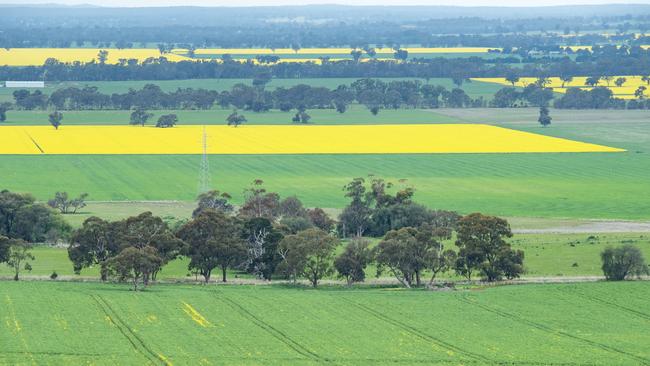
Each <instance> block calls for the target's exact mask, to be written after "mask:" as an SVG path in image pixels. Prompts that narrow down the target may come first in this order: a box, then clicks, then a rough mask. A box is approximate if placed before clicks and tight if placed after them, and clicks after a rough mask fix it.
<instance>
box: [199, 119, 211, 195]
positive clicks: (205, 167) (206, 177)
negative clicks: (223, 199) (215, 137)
mask: <svg viewBox="0 0 650 366" xmlns="http://www.w3.org/2000/svg"><path fill="white" fill-rule="evenodd" d="M210 187H211V184H210V162H209V161H208V132H207V131H206V129H205V126H203V156H202V157H201V166H200V167H199V194H201V193H205V192H207V191H209V190H210Z"/></svg>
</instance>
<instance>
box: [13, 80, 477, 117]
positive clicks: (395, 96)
mask: <svg viewBox="0 0 650 366" xmlns="http://www.w3.org/2000/svg"><path fill="white" fill-rule="evenodd" d="M270 81H271V79H270V78H268V77H264V76H258V77H256V78H255V79H253V85H252V86H250V85H246V84H243V83H238V84H235V85H234V86H233V87H232V88H231V89H230V90H226V91H221V92H219V91H215V90H206V89H193V88H179V89H177V90H175V91H171V92H165V91H163V90H162V89H161V88H160V87H159V86H158V85H154V84H147V85H145V86H144V87H143V88H142V89H140V90H134V89H130V90H129V91H128V92H127V93H123V94H119V93H113V94H111V95H108V94H104V93H101V92H100V91H99V89H98V88H97V87H94V86H86V87H82V88H77V87H67V88H61V89H58V90H56V91H54V92H53V93H52V94H51V95H49V96H48V95H47V94H44V93H43V92H42V91H40V90H35V91H29V90H26V89H21V90H16V91H14V92H13V97H14V105H15V107H16V108H17V109H21V110H34V109H48V108H54V109H56V110H111V109H118V110H132V109H134V110H137V109H142V110H160V109H163V110H168V109H178V110H180V109H204V110H205V109H212V108H214V107H216V106H218V107H220V108H224V109H226V108H231V107H232V108H236V109H241V110H246V111H253V112H265V111H268V110H270V109H278V110H281V111H285V112H287V111H290V110H292V109H303V110H304V109H336V110H337V111H338V112H340V113H344V112H345V111H346V110H347V109H348V107H349V105H350V104H351V103H355V102H356V103H360V104H363V105H365V106H367V107H368V109H369V110H370V111H371V112H372V113H373V114H377V112H378V111H379V110H380V109H382V108H385V109H389V108H390V109H398V108H438V107H453V108H462V107H471V106H473V107H480V106H485V102H484V101H483V99H481V98H478V99H472V98H470V97H469V96H468V95H467V93H465V91H464V90H462V89H460V88H453V89H451V90H449V89H446V88H445V87H443V86H439V85H431V84H425V83H423V82H422V81H419V80H403V81H390V82H384V81H381V80H377V79H360V80H357V81H355V82H353V83H351V84H350V85H345V84H343V85H339V86H338V87H336V88H334V89H329V88H326V87H313V86H309V85H305V84H300V85H295V86H292V87H288V88H285V87H279V88H275V89H273V90H268V89H266V88H265V85H266V84H267V83H268V82H270ZM9 107H11V106H10V105H5V106H4V111H5V113H6V110H7V108H9Z"/></svg>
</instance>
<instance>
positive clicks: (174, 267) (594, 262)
mask: <svg viewBox="0 0 650 366" xmlns="http://www.w3.org/2000/svg"><path fill="white" fill-rule="evenodd" d="M146 209H147V207H146V206H144V207H142V210H146ZM509 241H510V243H512V245H513V247H514V248H515V249H522V250H523V251H524V252H525V253H526V259H525V264H526V273H525V274H524V277H529V278H530V277H545V278H548V277H582V276H590V277H591V276H602V270H601V262H600V253H601V252H602V251H603V249H605V248H606V247H608V246H619V245H622V244H632V245H635V246H637V247H639V248H640V249H641V250H642V251H643V253H644V255H645V257H646V258H650V234H648V233H600V234H598V233H596V234H582V233H581V234H552V233H550V234H515V236H514V237H513V238H512V239H510V240H509ZM445 246H446V247H447V248H455V246H454V244H453V241H448V242H446V243H445ZM341 248H342V247H340V248H339V250H340V249H341ZM33 254H34V256H35V257H36V260H34V261H33V262H31V265H32V267H33V269H32V271H31V272H24V273H23V274H22V275H23V276H25V277H28V278H48V276H49V275H50V274H52V272H56V273H57V274H58V275H59V276H64V277H63V278H65V279H78V278H83V279H93V280H96V279H98V278H99V269H98V268H97V267H94V268H88V269H84V270H83V271H82V272H81V274H80V276H81V277H78V276H77V275H75V274H74V273H73V271H72V263H71V262H70V260H69V259H68V253H67V250H66V249H65V248H61V247H50V246H37V247H35V248H34V249H33ZM187 263H188V260H187V259H183V258H182V259H178V260H175V261H173V262H171V263H169V264H168V265H167V266H165V267H164V268H163V270H162V272H161V273H160V276H159V279H160V280H164V281H175V280H179V279H180V280H194V279H195V278H194V277H193V276H192V277H190V276H188V271H187ZM366 273H367V278H368V280H367V281H368V282H371V283H372V282H374V281H379V282H382V283H383V282H386V281H390V282H394V280H393V278H392V277H390V274H389V273H385V274H384V275H383V276H382V277H381V278H380V279H377V278H376V270H375V267H374V266H371V267H369V268H368V269H367V271H366ZM12 275H13V273H12V272H11V269H10V268H9V267H7V266H5V265H0V278H5V279H10V278H11V277H12ZM235 276H237V277H239V278H247V279H251V276H250V275H248V274H246V273H242V272H236V271H231V272H230V279H231V280H233V279H235ZM424 277H425V278H427V277H429V275H428V274H426V273H425V274H424ZM444 277H445V276H443V277H442V278H444ZM447 277H448V278H450V279H454V280H460V279H461V278H460V277H457V276H455V275H453V274H451V273H450V274H448V275H447ZM329 279H330V280H336V279H337V278H335V277H332V278H329Z"/></svg>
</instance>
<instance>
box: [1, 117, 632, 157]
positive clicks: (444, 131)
mask: <svg viewBox="0 0 650 366" xmlns="http://www.w3.org/2000/svg"><path fill="white" fill-rule="evenodd" d="M1 132H2V133H1V134H0V154H14V155H15V154H28V155H29V154H68V155H72V154H201V153H202V151H203V144H202V140H203V133H205V134H206V136H207V139H206V141H207V152H208V153H209V154H220V155H239V154H433V153H464V154H468V153H548V152H554V153H557V152H572V153H575V152H621V151H624V150H622V149H617V148H612V147H606V146H600V145H595V144H588V143H583V142H577V141H571V140H566V139H560V138H554V137H549V136H544V135H539V134H532V133H528V132H521V131H517V130H511V129H506V128H501V127H496V126H489V125H478V124H453V125H445V124H419V125H376V126H368V125H359V126H242V127H238V128H235V127H228V126H204V127H201V126H180V127H175V128H166V129H163V128H154V127H134V126H65V127H61V128H59V129H58V130H55V129H53V128H51V127H45V126H26V127H22V126H21V127H18V126H9V127H2V130H1Z"/></svg>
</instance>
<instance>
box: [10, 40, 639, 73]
mask: <svg viewBox="0 0 650 366" xmlns="http://www.w3.org/2000/svg"><path fill="white" fill-rule="evenodd" d="M298 49H299V48H298ZM534 49H535V48H531V49H530V50H534ZM370 50H371V48H368V49H366V50H364V52H366V53H367V52H368V51H370ZM397 50H400V48H399V47H397ZM503 52H504V53H506V54H512V55H516V54H518V53H519V56H517V57H505V58H501V57H497V58H492V57H478V56H473V57H455V58H447V57H433V58H417V57H412V56H410V55H408V53H406V54H404V53H403V52H402V53H401V54H400V55H401V56H400V57H398V61H395V60H378V59H371V60H369V61H368V62H358V61H357V60H342V61H331V60H329V58H327V57H322V58H321V62H320V63H315V62H306V63H297V62H278V63H264V62H254V60H247V61H237V60H233V59H232V56H230V55H224V56H223V58H222V59H221V60H209V61H206V60H203V61H180V62H169V61H168V60H167V58H165V57H164V54H161V56H160V57H152V58H149V59H147V60H144V61H143V62H139V61H138V60H136V59H132V60H129V59H123V60H120V62H119V63H117V64H107V63H103V62H96V61H93V62H89V63H80V62H75V63H62V62H59V61H57V60H56V59H55V58H50V59H48V60H46V62H45V63H44V64H43V65H42V66H29V67H12V66H2V67H0V79H1V80H43V79H44V78H46V80H47V81H125V80H179V79H220V78H226V79H233V78H251V79H252V78H254V77H255V76H257V75H260V74H264V73H268V74H269V75H270V76H271V77H274V78H368V77H417V78H423V79H429V78H454V79H468V78H470V77H506V76H508V75H518V76H520V77H537V76H542V75H559V76H562V75H570V76H584V75H646V74H647V70H648V68H647V65H648V64H649V63H650V50H646V49H643V48H641V47H640V46H630V47H627V46H624V47H617V46H594V48H593V49H592V50H580V51H577V52H576V55H575V56H574V55H560V56H558V57H551V56H548V55H543V56H541V57H531V56H522V54H523V55H528V54H529V53H526V52H525V49H523V48H522V49H516V50H514V51H513V50H509V49H505V50H503ZM563 52H564V51H563ZM397 55H398V52H396V56H397ZM505 56H507V55H505ZM522 57H523V58H522ZM262 61H264V60H262Z"/></svg>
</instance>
